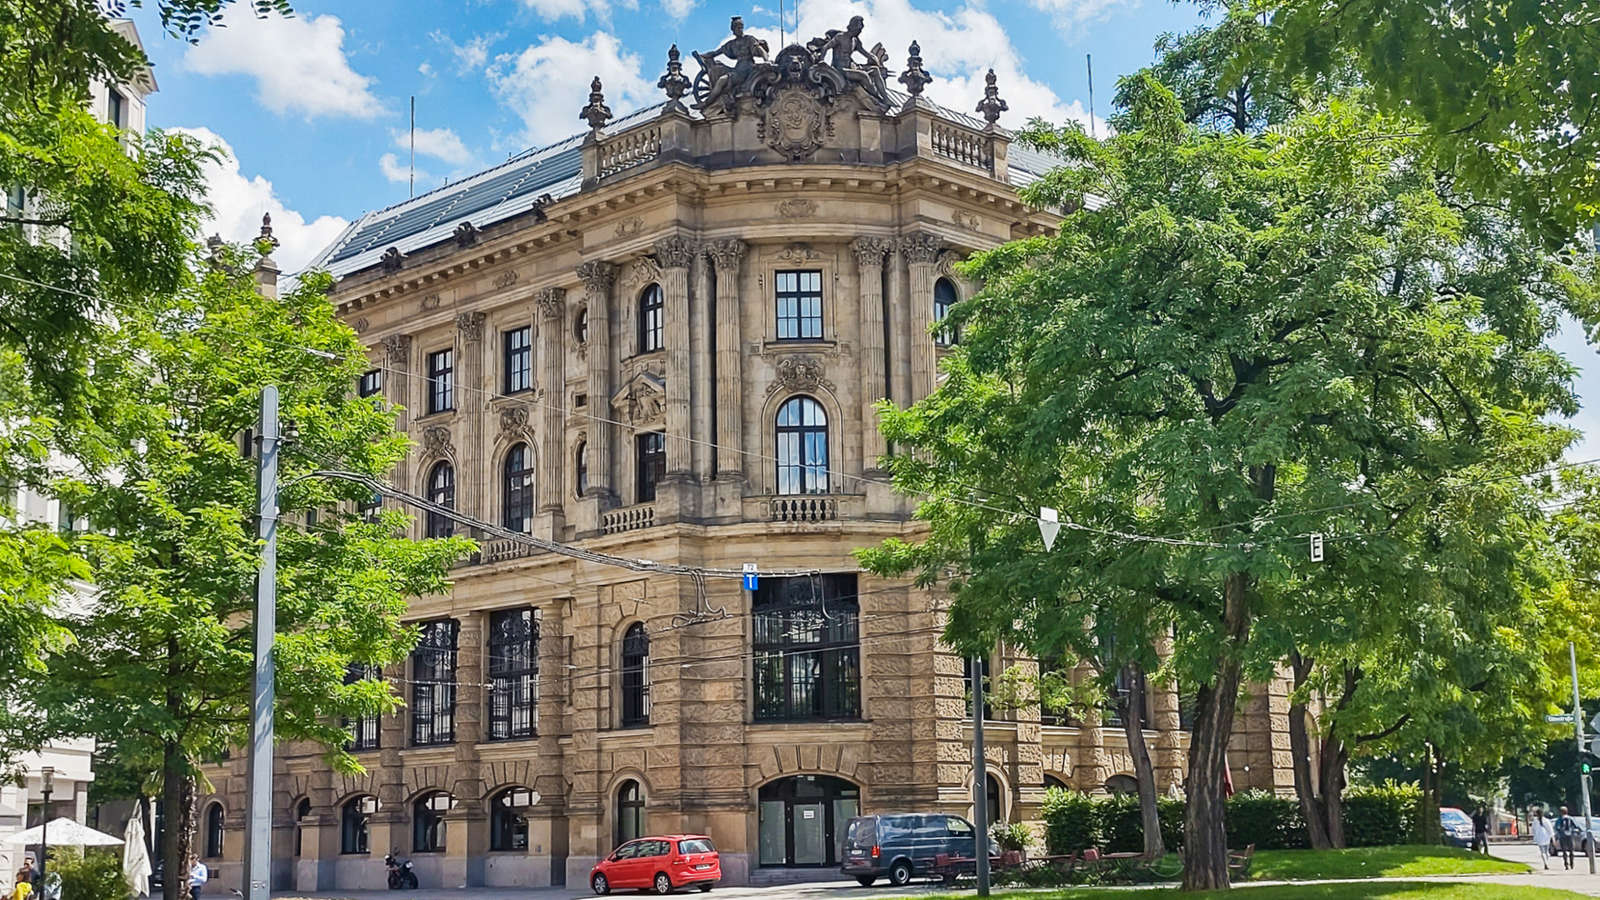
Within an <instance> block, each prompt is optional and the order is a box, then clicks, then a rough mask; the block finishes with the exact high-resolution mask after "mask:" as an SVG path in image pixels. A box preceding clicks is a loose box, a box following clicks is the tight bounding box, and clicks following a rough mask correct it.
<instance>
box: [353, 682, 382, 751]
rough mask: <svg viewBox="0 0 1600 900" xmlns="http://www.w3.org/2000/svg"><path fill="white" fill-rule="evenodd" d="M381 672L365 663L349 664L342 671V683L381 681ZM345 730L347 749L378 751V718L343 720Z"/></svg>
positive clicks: (366, 717)
mask: <svg viewBox="0 0 1600 900" xmlns="http://www.w3.org/2000/svg"><path fill="white" fill-rule="evenodd" d="M381 680H383V671H382V670H381V669H379V668H378V667H377V666H373V665H368V664H366V663H351V664H350V665H349V666H347V667H346V668H345V670H344V683H345V684H355V683H357V682H360V681H381ZM344 727H345V730H346V731H348V732H350V743H349V745H348V746H349V749H350V750H352V751H361V750H376V749H378V736H379V734H380V733H381V729H380V727H379V721H378V716H356V717H355V718H352V719H345V720H344Z"/></svg>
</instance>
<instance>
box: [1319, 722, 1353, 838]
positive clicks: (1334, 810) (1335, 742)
mask: <svg viewBox="0 0 1600 900" xmlns="http://www.w3.org/2000/svg"><path fill="white" fill-rule="evenodd" d="M1317 761H1318V763H1319V765H1318V766H1317V790H1318V792H1319V793H1320V794H1321V795H1322V813H1323V816H1324V819H1323V828H1324V830H1325V831H1326V832H1327V834H1328V841H1329V843H1331V844H1332V845H1333V846H1334V847H1337V848H1339V849H1341V850H1342V849H1344V846H1345V837H1344V787H1345V777H1344V773H1345V768H1346V766H1347V765H1348V764H1349V762H1350V750H1349V748H1348V747H1347V746H1346V745H1345V742H1344V741H1342V740H1340V739H1339V738H1338V737H1337V736H1335V735H1332V734H1330V735H1328V736H1327V737H1325V738H1323V739H1322V751H1321V753H1319V754H1318V758H1317Z"/></svg>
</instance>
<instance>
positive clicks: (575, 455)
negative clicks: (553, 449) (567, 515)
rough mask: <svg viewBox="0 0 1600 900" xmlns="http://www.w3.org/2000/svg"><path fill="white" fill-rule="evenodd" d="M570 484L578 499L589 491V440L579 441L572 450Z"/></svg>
mask: <svg viewBox="0 0 1600 900" xmlns="http://www.w3.org/2000/svg"><path fill="white" fill-rule="evenodd" d="M572 475H573V478H572V486H573V490H574V493H575V494H576V495H577V497H578V499H580V500H581V499H583V495H584V494H587V493H588V492H589V442H588V441H579V442H578V446H576V447H574V448H573V450H572Z"/></svg>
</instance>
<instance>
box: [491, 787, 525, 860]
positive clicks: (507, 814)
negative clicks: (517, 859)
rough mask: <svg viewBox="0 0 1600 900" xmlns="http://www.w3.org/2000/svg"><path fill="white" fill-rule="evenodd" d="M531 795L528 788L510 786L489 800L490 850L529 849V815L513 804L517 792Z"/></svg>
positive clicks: (497, 851)
mask: <svg viewBox="0 0 1600 900" xmlns="http://www.w3.org/2000/svg"><path fill="white" fill-rule="evenodd" d="M519 793H520V794H524V795H529V796H531V792H529V791H528V789H527V788H522V787H510V788H506V789H505V790H503V791H501V792H500V793H498V794H495V795H494V796H493V797H492V798H490V800H489V850H490V851H491V852H495V853H505V852H517V851H526V850H527V849H528V817H527V816H525V815H523V814H522V812H521V811H520V807H515V806H512V805H511V801H512V799H513V798H514V797H515V796H516V795H517V794H519Z"/></svg>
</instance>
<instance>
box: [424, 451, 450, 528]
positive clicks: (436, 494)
mask: <svg viewBox="0 0 1600 900" xmlns="http://www.w3.org/2000/svg"><path fill="white" fill-rule="evenodd" d="M428 500H429V502H431V503H433V504H435V505H438V506H442V507H444V508H446V509H455V508H456V470H455V467H454V466H452V465H450V464H449V463H447V462H442V463H439V464H438V465H436V466H434V467H433V468H432V469H431V470H430V471H429V473H428ZM455 533H456V520H455V519H452V518H450V517H449V516H447V515H445V514H444V513H442V512H438V511H436V510H431V509H430V510H428V537H431V538H447V537H449V536H451V535H452V534H455Z"/></svg>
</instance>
